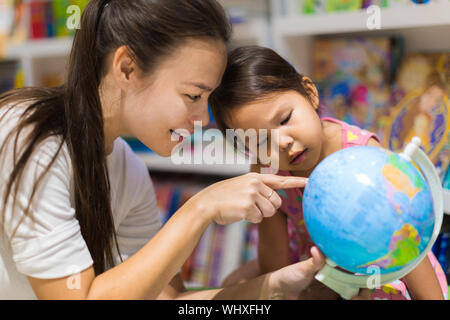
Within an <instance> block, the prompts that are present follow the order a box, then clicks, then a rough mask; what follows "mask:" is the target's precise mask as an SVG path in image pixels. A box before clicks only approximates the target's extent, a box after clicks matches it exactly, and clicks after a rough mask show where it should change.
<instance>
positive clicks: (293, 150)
mask: <svg viewBox="0 0 450 320" xmlns="http://www.w3.org/2000/svg"><path fill="white" fill-rule="evenodd" d="M230 122H231V123H229V124H231V128H236V129H242V130H244V131H246V130H248V129H256V132H259V129H266V130H267V133H268V140H267V141H266V142H263V143H266V144H267V146H266V147H267V150H268V151H269V156H270V158H271V160H272V163H273V162H274V161H276V159H277V160H278V162H275V163H278V164H279V169H280V170H289V171H308V170H310V169H312V168H313V167H314V166H315V165H316V164H317V163H318V162H319V160H320V156H321V153H322V137H323V134H322V124H321V121H320V118H319V115H318V114H317V112H316V110H315V109H314V107H313V106H312V105H311V103H310V102H309V101H308V100H307V99H306V98H304V97H303V96H302V95H301V94H299V93H297V92H296V91H287V92H284V93H276V94H273V95H270V96H268V97H267V98H266V99H264V100H261V101H258V102H255V103H250V104H246V105H244V106H241V107H238V108H236V109H235V110H233V111H232V112H231V117H230ZM272 129H277V130H278V141H279V142H278V145H279V148H278V150H276V149H275V151H276V152H275V154H270V149H271V147H270V145H271V141H270V139H271V138H274V136H273V135H271V134H270V132H271V130H272ZM259 141H260V140H259V139H258V142H259ZM246 145H247V147H249V146H248V143H247V141H246ZM261 145H262V143H261V144H260V146H261ZM249 149H250V150H253V149H252V147H249Z"/></svg>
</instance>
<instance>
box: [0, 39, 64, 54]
mask: <svg viewBox="0 0 450 320" xmlns="http://www.w3.org/2000/svg"><path fill="white" fill-rule="evenodd" d="M71 47H72V38H49V39H39V40H29V41H26V42H24V43H22V44H13V45H10V46H8V47H7V48H6V58H9V59H24V58H32V59H38V58H51V57H65V56H68V55H69V53H70V49H71Z"/></svg>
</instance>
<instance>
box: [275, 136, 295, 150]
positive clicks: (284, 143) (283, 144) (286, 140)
mask: <svg viewBox="0 0 450 320" xmlns="http://www.w3.org/2000/svg"><path fill="white" fill-rule="evenodd" d="M293 142H294V139H292V137H291V136H289V135H286V134H282V133H280V134H279V137H278V143H279V146H280V151H286V150H289V148H290V147H291V146H292V143H293Z"/></svg>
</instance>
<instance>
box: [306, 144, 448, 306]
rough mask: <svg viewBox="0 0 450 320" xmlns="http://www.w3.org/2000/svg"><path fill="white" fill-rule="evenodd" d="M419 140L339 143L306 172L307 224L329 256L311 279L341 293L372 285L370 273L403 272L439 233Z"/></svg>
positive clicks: (386, 276)
mask: <svg viewBox="0 0 450 320" xmlns="http://www.w3.org/2000/svg"><path fill="white" fill-rule="evenodd" d="M419 145H420V139H419V138H417V137H415V138H414V139H413V142H411V143H410V144H408V146H407V147H406V148H405V151H404V152H403V153H401V154H396V153H393V152H391V151H388V150H386V149H383V148H378V147H353V148H348V149H343V150H340V151H337V152H335V153H334V154H332V155H331V156H329V157H328V158H326V159H325V160H324V161H322V162H321V163H320V164H319V165H318V166H317V167H316V168H315V170H314V171H313V173H312V174H311V176H310V178H309V182H308V185H307V186H306V188H305V193H304V196H303V214H304V217H305V224H306V226H307V228H308V232H309V234H310V235H311V238H312V240H313V241H314V243H315V244H316V245H317V246H318V247H319V248H320V249H321V250H322V252H323V253H324V254H325V255H326V256H327V258H328V259H327V264H326V266H325V267H324V269H323V270H322V271H321V272H319V274H318V275H317V279H318V280H320V281H322V282H323V283H324V284H325V285H327V286H329V287H330V288H332V289H333V290H335V291H336V292H338V293H339V294H341V296H342V297H343V298H345V299H349V298H351V297H352V296H354V295H355V294H356V293H357V292H358V290H359V288H367V287H368V286H371V285H372V284H373V282H372V283H371V282H370V281H371V279H374V277H378V281H376V282H378V283H377V285H376V286H381V285H385V284H387V283H390V282H392V281H395V280H398V279H400V278H402V277H403V276H404V275H405V274H407V273H409V271H411V270H412V269H413V268H415V266H417V265H418V263H420V261H421V260H422V259H423V258H424V257H425V256H426V255H427V253H428V252H429V250H430V249H431V247H432V246H433V244H434V242H435V240H436V238H437V236H438V233H439V231H440V228H441V224H442V218H443V197H442V188H441V182H440V179H439V177H438V175H437V172H436V170H435V168H434V166H433V164H432V163H431V161H430V160H429V158H428V157H427V156H426V154H425V153H424V152H423V151H422V150H421V149H420V148H419ZM415 165H417V166H418V168H419V169H417V168H416V166H415ZM336 266H338V267H340V268H343V269H345V270H346V271H347V273H344V272H343V271H340V270H338V269H335V267H336ZM357 274H358V275H357ZM369 275H370V276H369Z"/></svg>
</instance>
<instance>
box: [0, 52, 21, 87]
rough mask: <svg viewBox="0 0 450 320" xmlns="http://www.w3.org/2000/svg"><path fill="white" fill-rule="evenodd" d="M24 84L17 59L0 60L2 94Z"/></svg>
mask: <svg viewBox="0 0 450 320" xmlns="http://www.w3.org/2000/svg"><path fill="white" fill-rule="evenodd" d="M21 86H23V76H22V69H21V67H20V64H19V63H18V62H17V61H1V60H0V94H1V93H4V92H6V91H8V90H11V89H14V88H18V87H21Z"/></svg>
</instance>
